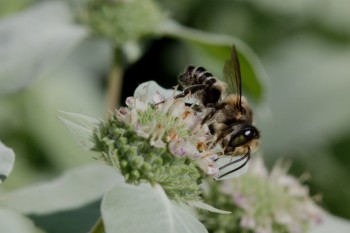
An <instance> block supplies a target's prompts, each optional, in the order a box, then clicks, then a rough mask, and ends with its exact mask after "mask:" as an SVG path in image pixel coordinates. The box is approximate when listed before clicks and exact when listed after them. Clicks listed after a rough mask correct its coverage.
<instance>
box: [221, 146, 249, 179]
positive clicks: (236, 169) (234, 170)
mask: <svg viewBox="0 0 350 233" xmlns="http://www.w3.org/2000/svg"><path fill="white" fill-rule="evenodd" d="M242 160H246V161H245V162H244V163H243V164H242V165H240V166H239V167H236V168H235V169H233V170H231V171H228V172H225V173H224V174H221V175H220V176H218V177H217V178H218V179H221V178H223V177H225V176H227V175H229V174H231V173H233V172H236V171H238V170H240V169H241V168H243V167H244V166H245V165H247V163H248V161H249V160H250V148H249V147H248V152H247V153H246V154H245V155H244V156H242V157H241V158H239V159H236V160H233V161H231V162H229V163H227V164H225V165H224V166H222V167H219V170H222V169H224V168H226V167H228V166H230V165H232V164H235V163H238V162H240V161H242Z"/></svg>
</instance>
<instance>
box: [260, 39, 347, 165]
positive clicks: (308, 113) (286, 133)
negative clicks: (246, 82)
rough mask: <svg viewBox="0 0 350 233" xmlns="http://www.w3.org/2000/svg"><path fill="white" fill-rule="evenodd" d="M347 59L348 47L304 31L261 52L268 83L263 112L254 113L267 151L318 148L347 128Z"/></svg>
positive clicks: (270, 152) (277, 152)
mask: <svg viewBox="0 0 350 233" xmlns="http://www.w3.org/2000/svg"><path fill="white" fill-rule="evenodd" d="M349 57H350V47H349V46H342V45H338V44H335V43H331V42H329V41H326V40H321V39H319V38H317V37H315V36H311V35H308V34H298V35H296V36H294V37H290V38H289V39H288V40H285V41H284V42H283V43H280V44H276V45H275V46H274V48H273V49H271V50H270V52H269V53H267V54H265V55H264V56H262V59H263V61H264V64H265V67H266V70H267V71H268V72H269V76H270V78H271V84H272V85H273V86H272V88H271V89H270V91H269V93H268V98H267V99H268V102H267V104H268V106H269V109H268V112H267V111H266V109H265V112H259V111H255V112H256V115H257V116H258V123H257V125H258V126H259V128H260V130H261V132H262V134H263V143H262V146H263V147H264V149H265V152H266V153H265V154H266V155H267V154H269V155H272V154H275V155H276V156H281V155H285V154H287V153H288V154H289V155H297V154H298V153H300V151H303V150H305V149H307V150H310V149H316V148H317V149H320V150H321V151H322V150H323V148H324V147H325V146H327V145H330V143H331V142H332V141H334V140H336V139H337V138H340V137H342V135H345V134H347V133H348V132H349V127H348V125H349V119H350V108H348V107H347V106H348V105H349V103H348V102H349V101H348V100H349V99H350V92H349V86H350V79H349V78H348V77H350V66H349V65H348V63H349ZM281 58H283V59H281ZM266 113H267V114H268V115H267V114H266ZM259 116H265V118H260V119H259ZM266 116H270V117H269V118H268V117H266ZM260 120H261V121H260ZM310 155H311V154H310ZM315 155H317V156H319V155H318V154H315ZM302 156H303V157H306V156H305V154H303V155H302ZM310 159H312V160H313V161H314V157H311V158H310Z"/></svg>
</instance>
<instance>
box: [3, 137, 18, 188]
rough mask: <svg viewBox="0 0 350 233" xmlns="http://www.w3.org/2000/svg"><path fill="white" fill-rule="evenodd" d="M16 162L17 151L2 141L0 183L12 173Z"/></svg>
mask: <svg viewBox="0 0 350 233" xmlns="http://www.w3.org/2000/svg"><path fill="white" fill-rule="evenodd" d="M14 163H15V153H14V152H13V150H12V149H10V148H8V147H7V146H5V145H4V144H3V143H2V142H0V183H2V182H3V181H4V180H5V179H6V178H7V176H8V175H9V174H10V172H11V171H12V168H13V164H14Z"/></svg>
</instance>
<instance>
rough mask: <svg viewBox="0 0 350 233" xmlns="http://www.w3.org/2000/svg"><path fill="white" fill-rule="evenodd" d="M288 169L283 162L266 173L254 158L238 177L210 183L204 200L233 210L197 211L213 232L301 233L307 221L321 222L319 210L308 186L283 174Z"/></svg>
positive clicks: (306, 225) (307, 223)
mask: <svg viewBox="0 0 350 233" xmlns="http://www.w3.org/2000/svg"><path fill="white" fill-rule="evenodd" d="M288 168H289V164H287V163H277V164H276V165H275V166H274V167H273V169H272V171H271V172H268V170H267V169H266V167H265V166H264V164H263V161H262V159H261V158H260V157H256V158H253V159H252V161H251V164H250V166H249V169H248V172H247V173H246V174H245V176H242V177H240V179H233V180H225V181H224V182H223V183H221V184H217V183H212V186H211V189H210V190H208V192H207V193H206V195H205V200H206V202H208V203H209V204H211V205H214V206H216V207H217V208H220V209H226V210H231V211H232V212H233V213H232V215H230V216H225V217H222V216H217V215H216V216H215V215H214V214H212V213H205V212H200V216H201V218H202V219H203V221H204V223H205V224H206V226H207V227H208V228H209V230H210V231H211V232H216V233H219V232H233V233H235V232H247V233H272V232H278V233H304V232H306V231H307V229H308V227H309V225H310V224H311V223H314V224H319V223H321V222H322V219H323V211H322V210H321V209H320V208H319V207H318V206H317V205H316V204H315V203H314V201H313V200H312V198H311V197H310V196H309V191H308V188H307V187H306V186H304V185H302V184H301V183H300V182H299V181H298V179H296V178H295V177H293V176H290V175H288V174H287V171H288ZM214 218H215V221H214V220H213V219H214Z"/></svg>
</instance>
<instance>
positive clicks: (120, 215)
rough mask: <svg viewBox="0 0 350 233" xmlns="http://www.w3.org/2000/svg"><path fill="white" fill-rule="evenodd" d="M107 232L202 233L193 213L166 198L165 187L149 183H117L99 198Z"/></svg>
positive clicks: (201, 226) (203, 231)
mask: <svg viewBox="0 0 350 233" xmlns="http://www.w3.org/2000/svg"><path fill="white" fill-rule="evenodd" d="M102 217H103V222H104V225H105V230H106V233H115V232H124V233H148V232H150V233H164V232H169V233H205V232H207V230H206V229H205V228H204V226H203V225H202V224H201V223H200V222H199V221H198V220H197V219H196V218H195V217H194V216H192V214H191V213H190V212H189V211H188V210H186V209H184V207H180V206H179V205H177V204H175V203H173V202H172V201H170V200H169V199H168V197H167V196H166V194H165V193H164V190H163V189H162V188H161V187H160V186H159V185H155V186H154V187H151V186H150V185H149V184H144V185H140V186H132V185H128V184H117V185H116V186H114V187H113V188H112V189H111V190H110V191H108V192H107V194H106V195H105V196H104V198H103V200H102Z"/></svg>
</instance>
